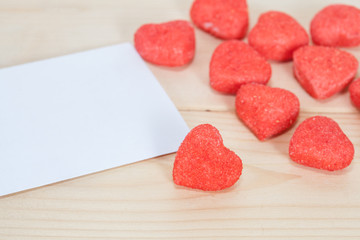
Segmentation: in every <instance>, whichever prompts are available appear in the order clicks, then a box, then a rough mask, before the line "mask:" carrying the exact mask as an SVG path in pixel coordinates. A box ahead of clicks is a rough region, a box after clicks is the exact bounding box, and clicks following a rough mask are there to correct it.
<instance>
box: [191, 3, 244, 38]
mask: <svg viewBox="0 0 360 240" xmlns="http://www.w3.org/2000/svg"><path fill="white" fill-rule="evenodd" d="M190 16H191V19H192V21H193V22H194V24H195V25H196V26H198V27H199V28H200V29H202V30H204V31H206V32H208V33H210V34H212V35H214V36H215V37H218V38H222V39H241V38H243V37H245V34H246V31H247V28H248V25H249V13H248V8H247V3H246V0H195V1H194V2H193V5H192V7H191V10H190Z"/></svg>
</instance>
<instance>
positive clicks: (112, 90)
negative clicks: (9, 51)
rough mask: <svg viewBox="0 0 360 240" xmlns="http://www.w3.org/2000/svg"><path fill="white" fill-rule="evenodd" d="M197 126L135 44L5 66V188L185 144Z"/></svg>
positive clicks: (1, 136)
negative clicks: (191, 123)
mask: <svg viewBox="0 0 360 240" xmlns="http://www.w3.org/2000/svg"><path fill="white" fill-rule="evenodd" d="M188 131H189V129H188V127H187V125H186V123H185V122H184V120H183V119H182V117H181V115H180V114H179V112H178V111H177V109H176V108H175V106H174V104H173V103H172V102H171V100H170V99H169V98H168V96H167V95H166V93H165V92H164V90H163V89H162V88H161V86H160V84H159V83H158V82H157V80H156V79H155V77H154V75H153V74H152V73H151V72H150V70H149V69H148V68H147V66H146V64H145V63H144V62H143V60H142V59H141V57H140V56H139V55H138V53H137V52H136V50H135V49H134V47H133V46H132V45H131V44H129V43H125V44H120V45H115V46H110V47H104V48H100V49H95V50H90V51H86V52H82V53H76V54H71V55H67V56H62V57H57V58H53V59H48V60H44V61H39V62H34V63H28V64H24V65H20V66H15V67H10V68H6V69H1V70H0V162H1V167H0V195H6V194H10V193H14V192H17V191H21V190H25V189H29V188H34V187H38V186H42V185H45V184H50V183H54V182H57V181H61V180H65V179H69V178H74V177H77V176H81V175H84V174H88V173H93V172H97V171H101V170H105V169H109V168H113V167H116V166H120V165H124V164H128V163H132V162H135V161H140V160H144V159H148V158H151V157H155V156H159V155H163V154H167V153H171V152H175V151H177V149H178V147H179V146H180V144H181V141H182V140H183V139H184V137H185V135H186V134H187V133H188Z"/></svg>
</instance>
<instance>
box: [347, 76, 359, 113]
mask: <svg viewBox="0 0 360 240" xmlns="http://www.w3.org/2000/svg"><path fill="white" fill-rule="evenodd" d="M349 92H350V99H351V101H352V103H353V104H354V106H355V107H357V108H359V109H360V78H358V79H357V80H355V81H353V82H352V83H351V84H350V87H349Z"/></svg>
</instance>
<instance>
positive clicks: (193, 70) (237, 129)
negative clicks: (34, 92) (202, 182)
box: [0, 0, 360, 240]
mask: <svg viewBox="0 0 360 240" xmlns="http://www.w3.org/2000/svg"><path fill="white" fill-rule="evenodd" d="M191 2H192V1H191V0H171V1H170V0H153V1H145V0H134V1H126V0H121V1H116V0H103V1H102V0H92V1H87V0H77V1H73V0H64V1H57V0H47V1H45V0H31V1H25V0H2V1H1V2H0V34H1V36H2V37H1V38H0V51H1V53H2V54H1V55H0V67H7V66H12V65H16V64H21V63H25V62H29V61H34V60H40V59H45V58H49V57H55V56H59V55H64V54H68V53H73V52H77V51H81V50H86V49H90V48H94V47H100V46H106V45H110V44H115V43H118V42H124V41H132V35H133V33H134V31H135V30H136V29H137V28H138V27H139V26H140V25H141V24H143V23H147V22H162V21H168V20H172V19H180V18H181V19H189V17H188V10H189V7H190V5H191ZM248 2H249V7H250V14H251V19H250V20H251V26H253V25H254V23H255V22H256V19H257V17H258V15H259V14H260V13H261V12H264V11H267V10H270V9H276V10H281V11H286V12H287V13H289V14H291V15H292V16H294V17H296V18H297V19H298V20H299V22H300V23H301V24H303V25H304V26H308V24H309V22H310V20H311V17H312V16H313V15H314V14H315V12H317V11H318V10H319V9H321V8H322V7H323V6H326V5H328V4H330V3H332V1H331V0H321V1H303V0H301V1H300V0H294V1H286V3H285V1H280V0H274V1H261V0H252V1H251V0H248ZM343 2H344V3H349V4H352V5H356V6H358V7H360V5H359V3H358V2H357V1H356V0H347V1H343ZM196 37H197V52H196V57H195V59H194V61H193V62H192V64H191V65H189V66H185V67H181V68H175V69H169V68H164V67H158V66H154V65H150V64H149V67H150V68H151V70H152V71H153V72H154V74H155V75H156V77H157V78H158V79H159V81H160V83H161V84H162V86H163V87H164V88H165V90H166V91H167V93H168V95H169V97H170V98H171V99H172V100H173V101H174V103H175V105H176V106H177V108H178V109H179V110H180V112H181V114H182V116H183V117H184V119H185V120H186V122H187V123H188V125H189V127H191V128H192V127H194V126H196V125H198V124H201V123H210V124H213V125H214V126H216V127H217V128H218V129H219V130H220V132H221V134H222V136H223V139H224V143H225V145H226V146H227V147H229V148H231V149H232V150H234V151H235V152H236V153H237V154H238V155H239V156H240V157H241V158H242V160H243V163H244V171H243V175H242V176H241V178H240V180H239V181H238V182H237V183H236V184H235V185H234V186H233V187H231V188H230V189H227V190H224V191H220V192H216V193H215V192H202V191H197V190H190V189H186V188H183V187H179V186H175V185H174V184H173V182H172V164H173V161H174V158H175V154H169V155H166V156H161V157H158V158H154V159H150V160H146V161H142V162H139V163H135V164H130V165H127V166H124V167H118V168H114V169H110V170H107V171H103V172H100V173H95V174H91V175H88V176H84V177H79V178H76V179H73V180H68V181H64V182H61V183H57V184H52V185H50V186H46V187H41V188H38V189H35V190H30V191H26V192H23V193H18V194H13V195H10V196H7V197H2V198H0V239H1V240H2V239H10V240H15V239H29V240H30V239H66V240H71V239H74V240H75V239H76V240H77V239H99V240H100V239H240V238H241V239H359V238H360V192H359V185H360V178H359V174H360V161H359V158H360V155H359V154H360V152H359V151H360V112H359V111H357V110H356V109H355V108H354V107H353V106H352V105H351V104H350V101H349V96H348V93H347V92H346V91H345V92H343V93H341V94H339V95H337V96H335V97H333V98H331V99H329V100H326V101H316V100H314V99H312V98H311V97H309V96H308V95H307V94H306V93H305V92H304V90H303V89H301V88H300V86H299V85H298V83H297V82H296V81H295V80H294V78H293V77H292V70H291V68H292V63H291V62H289V63H282V64H279V63H274V62H272V63H271V65H272V68H273V77H272V79H271V81H270V85H271V86H277V87H283V88H286V89H289V90H291V91H293V92H294V93H296V95H298V97H299V98H300V101H301V114H300V117H299V120H298V122H297V123H296V125H298V124H299V123H300V122H301V121H302V120H304V119H305V118H307V117H310V116H313V115H326V116H328V117H331V118H333V119H334V120H335V121H337V122H338V123H339V125H340V126H341V127H342V129H343V130H344V132H345V133H346V134H347V135H348V137H349V138H350V140H351V141H352V142H353V143H354V146H355V158H354V161H353V163H352V164H351V165H350V166H349V167H348V168H346V169H345V170H342V171H338V172H325V171H320V170H314V169H310V168H306V167H302V166H299V165H297V164H295V163H293V162H292V161H291V160H290V159H289V157H288V153H287V149H288V142H289V140H290V138H291V136H292V133H293V132H294V130H295V127H293V128H291V129H290V130H289V131H287V132H286V133H285V134H283V135H281V136H279V137H276V138H274V139H271V140H268V141H266V142H259V141H258V140H257V139H256V138H255V137H254V136H253V135H252V134H251V133H250V132H249V130H248V129H247V128H246V127H244V125H243V124H242V123H241V122H240V121H239V119H238V118H237V117H236V115H235V111H234V96H225V95H222V94H219V93H216V92H214V91H213V90H211V89H210V87H209V86H208V64H209V59H210V57H211V54H212V51H213V49H214V48H215V47H216V46H217V45H218V44H219V43H220V42H221V41H220V40H218V39H215V38H212V37H211V36H209V35H207V34H205V33H203V32H201V31H199V30H196ZM349 51H351V52H352V53H353V54H354V55H355V56H357V58H358V59H360V48H353V49H350V50H349ZM0 161H1V160H0ZM9 184H11V183H9Z"/></svg>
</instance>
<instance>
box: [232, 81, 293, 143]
mask: <svg viewBox="0 0 360 240" xmlns="http://www.w3.org/2000/svg"><path fill="white" fill-rule="evenodd" d="M235 102H236V113H237V115H238V116H239V118H240V119H241V120H242V121H243V122H244V123H245V125H246V126H247V127H248V128H249V129H250V130H251V131H252V132H253V133H254V134H255V135H256V137H257V138H258V139H259V140H261V141H263V140H266V139H268V138H271V137H273V136H276V135H279V134H281V133H282V132H284V131H286V130H287V129H288V128H290V127H291V126H292V125H293V124H294V123H295V121H296V119H297V117H298V115H299V109H300V103H299V100H298V98H297V97H296V96H295V95H294V94H293V93H291V92H290V91H287V90H285V89H281V88H271V87H268V86H264V85H260V84H245V85H243V86H241V88H240V89H239V91H238V92H237V95H236V100H235Z"/></svg>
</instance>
